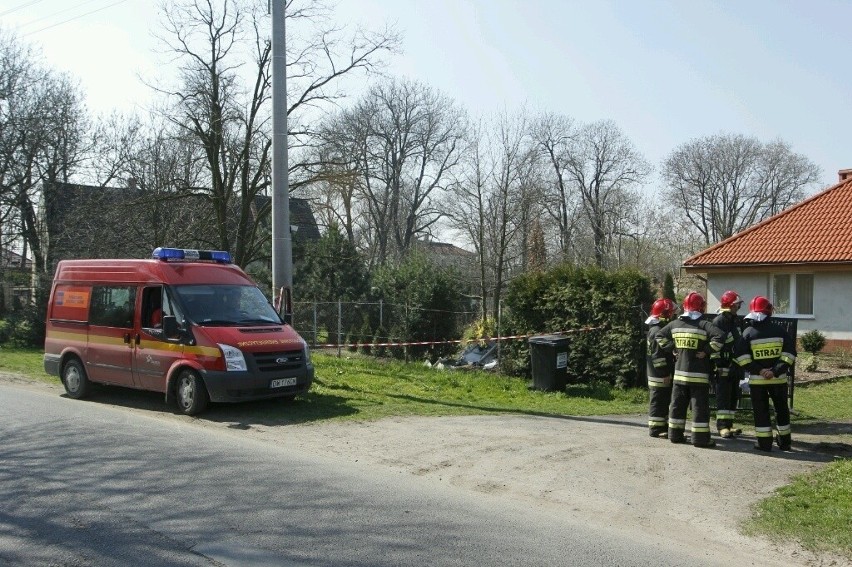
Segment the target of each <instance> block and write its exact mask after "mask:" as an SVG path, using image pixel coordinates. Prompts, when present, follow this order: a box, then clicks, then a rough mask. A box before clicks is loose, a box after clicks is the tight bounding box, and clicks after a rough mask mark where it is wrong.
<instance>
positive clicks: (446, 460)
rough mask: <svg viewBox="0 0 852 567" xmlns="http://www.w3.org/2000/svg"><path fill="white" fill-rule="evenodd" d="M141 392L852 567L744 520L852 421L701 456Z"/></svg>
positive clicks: (436, 469)
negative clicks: (261, 414)
mask: <svg viewBox="0 0 852 567" xmlns="http://www.w3.org/2000/svg"><path fill="white" fill-rule="evenodd" d="M0 379H4V380H6V381H10V382H15V383H16V384H17V385H18V386H19V387H26V388H36V389H41V390H49V391H51V390H52V391H53V393H55V394H56V395H60V394H61V386H59V385H58V384H46V383H40V382H31V381H28V380H27V379H25V378H22V377H19V376H18V377H16V376H9V375H6V376H3V375H2V374H0ZM127 394H128V395H130V394H131V393H127ZM135 395H139V396H140V399H143V400H144V401H143V402H142V403H141V404H139V405H138V406H137V407H127V406H124V407H125V408H126V409H127V410H128V411H136V412H142V413H144V414H145V415H148V416H151V415H156V416H157V417H160V418H162V419H168V420H179V421H182V422H189V423H193V424H195V425H197V426H200V427H215V428H225V429H228V430H230V431H232V432H233V434H234V435H250V436H253V437H255V438H258V439H263V440H265V441H268V442H272V443H276V444H280V445H282V446H289V447H293V448H294V449H299V450H304V451H307V452H311V453H322V454H325V455H333V456H336V457H338V458H340V459H343V460H350V461H354V462H361V463H366V464H370V465H375V466H380V467H384V468H386V469H389V470H392V471H397V472H398V473H400V474H407V475H411V476H415V477H418V478H420V479H422V481H424V482H435V483H449V484H451V485H453V486H456V487H459V488H462V489H466V490H470V491H474V492H479V493H483V494H490V495H498V496H501V497H505V498H511V499H514V500H520V501H524V502H527V503H528V505H530V506H534V507H552V508H554V509H557V510H558V511H559V513H561V514H567V515H569V516H572V517H575V518H576V519H577V520H578V521H582V522H584V523H587V524H593V525H594V524H597V525H601V526H606V527H608V528H613V527H615V528H616V529H618V530H620V531H627V532H631V533H635V534H636V537H637V538H639V537H642V538H647V537H652V538H660V539H665V540H669V541H670V540H672V539H674V540H676V541H679V543H682V544H683V545H684V546H693V547H696V548H697V549H699V550H701V551H702V552H704V553H707V554H709V555H708V556H709V557H710V558H713V557H715V552H716V550H719V549H725V550H727V551H726V553H725V554H724V557H722V556H720V557H719V562H720V564H748V565H779V564H786V565H839V564H848V563H847V562H848V559H845V558H837V557H831V556H827V555H818V554H814V553H811V552H808V551H806V550H804V549H801V548H800V547H799V546H797V545H796V544H792V543H785V544H779V543H774V542H770V541H767V540H763V539H755V538H749V537H746V536H744V535H742V534H741V533H740V532H739V527H738V524H739V522H741V521H742V520H744V519H746V518H748V517H749V516H750V513H751V511H750V506H751V505H752V504H754V503H756V502H758V501H759V500H761V499H763V498H765V497H767V496H769V495H770V494H772V492H773V491H774V490H775V489H776V488H778V487H780V486H783V485H785V484H787V483H789V482H790V480H791V478H792V477H793V476H795V475H797V474H802V473H807V472H810V471H813V470H816V469H817V468H819V467H821V466H824V464H825V463H828V462H831V461H832V460H834V459H837V458H850V457H852V424H850V423H831V424H829V423H826V424H810V425H808V426H805V427H802V428H801V430H799V429H797V428H796V426H794V429H793V439H794V441H793V448H794V450H793V451H792V452H790V453H782V452H780V451H774V452H772V453H770V454H764V453H758V452H756V451H754V450H753V449H752V446H753V444H754V437H753V434H752V433H753V432H752V428H751V426H750V422H748V421H746V418H748V419H750V414H746V415H744V416H743V417H742V418H741V420H740V423H739V424H740V425H741V426H742V427H743V428H744V429H745V434H744V435H743V436H742V437H741V438H739V439H732V440H728V439H717V443H718V444H719V445H718V447H717V448H715V449H699V448H694V447H692V446H691V445H675V444H672V443H670V442H669V441H668V440H666V439H655V438H651V437H649V436H648V434H647V418H646V417H645V416H644V415H632V416H608V417H567V416H566V417H540V416H525V415H506V416H466V417H441V418H434V417H411V418H389V419H384V420H381V421H377V422H345V423H341V422H331V423H315V424H309V425H286V424H275V423H272V422H269V421H268V420H267V421H265V422H264V423H263V424H258V423H256V422H253V421H252V419H251V412H250V406H249V405H241V406H225V409H223V410H221V411H220V410H218V409H215V408H214V410H215V412H214V413H215V415H216V419H205V418H204V416H202V417H201V418H190V417H186V416H183V415H178V414H176V413H174V412H173V411H172V410H171V409H170V408H167V407H165V406H164V405H162V397H160V396H153V397H151V398H150V402H149V401H148V400H149V398H148V397H143V396H142V395H141V394H139V393H136V394H135ZM105 403H106V400H105ZM225 410H227V411H225ZM211 417H212V416H211ZM743 421H745V423H743ZM673 526H678V529H672V527H673Z"/></svg>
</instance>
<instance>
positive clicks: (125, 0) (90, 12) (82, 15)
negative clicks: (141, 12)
mask: <svg viewBox="0 0 852 567" xmlns="http://www.w3.org/2000/svg"><path fill="white" fill-rule="evenodd" d="M125 2H127V0H118V2H113V3H112V4H107V5H106V6H103V7H101V8H96V9H95V10H91V11H89V12H86V13H85V14H80V15H78V16H74V17H73V18H68V19H67V20H63V21H61V22H57V23H55V24H51V25H49V26H47V27H44V28H41V29H39V30H36V31H33V32H30V33H27V34H24V37H28V36H31V35H34V34H37V33H41V32H43V31H47V30H49V29H53V28H55V27H57V26H61V25H62V24H67V23H68V22H73V21H74V20H79V19H80V18H83V17H85V16H89V15H91V14H96V13H97V12H101V11H103V10H106V9H107V8H112V7H113V6H117V5H119V4H123V3H125Z"/></svg>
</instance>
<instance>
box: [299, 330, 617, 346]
mask: <svg viewBox="0 0 852 567" xmlns="http://www.w3.org/2000/svg"><path fill="white" fill-rule="evenodd" d="M604 328H606V326H605V325H598V326H597V327H580V328H579V329H571V330H568V331H557V332H554V333H530V334H528V335H510V336H505V337H490V338H487V339H486V338H483V339H454V340H446V341H416V342H408V343H349V344H343V343H341V344H318V345H314V346H312V347H311V348H338V347H339V348H357V347H360V346H365V347H370V348H373V347H398V346H422V345H445V344H454V343H476V342H479V341H507V340H511V339H526V338H529V337H535V336H538V335H570V334H573V333H584V332H588V331H597V330H600V329H604Z"/></svg>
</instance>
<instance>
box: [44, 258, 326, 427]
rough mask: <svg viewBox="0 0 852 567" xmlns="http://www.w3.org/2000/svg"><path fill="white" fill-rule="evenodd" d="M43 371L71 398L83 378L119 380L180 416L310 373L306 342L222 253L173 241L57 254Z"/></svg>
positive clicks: (289, 391)
mask: <svg viewBox="0 0 852 567" xmlns="http://www.w3.org/2000/svg"><path fill="white" fill-rule="evenodd" d="M44 369H45V370H46V371H47V372H48V373H49V374H52V375H55V376H59V377H60V379H61V380H62V384H63V385H64V386H65V390H66V392H67V393H68V395H69V396H70V397H72V398H83V397H85V396H86V395H88V394H89V392H90V385H91V383H99V384H110V385H116V386H126V387H130V388H137V389H141V390H153V391H155V392H162V393H163V394H165V400H166V403H170V402H172V401H176V402H177V405H178V408H179V409H180V410H181V411H182V412H183V413H185V414H188V415H194V414H197V413H200V412H202V411H204V409H205V408H206V407H207V404H208V402H210V401H213V402H238V401H243V400H257V399H263V398H274V397H283V398H293V397H295V396H297V395H298V394H303V393H305V392H307V391H308V389H309V388H310V386H311V383H312V382H313V379H314V367H313V364H312V363H311V358H310V353H309V351H308V347H307V344H306V343H305V341H304V340H303V339H302V338H301V337H300V336H299V335H298V334H297V333H296V331H295V330H293V328H292V327H291V326H290V325H289V324H287V323H285V321H284V320H283V319H282V317H281V315H280V314H279V313H278V312H277V311H276V310H275V309H274V308H273V307H272V305H270V303H269V301H268V300H267V299H266V296H264V295H263V292H261V291H260V289H258V287H257V285H256V284H255V283H254V282H253V281H252V280H251V278H249V276H248V275H247V274H246V273H245V272H243V271H242V270H241V269H240V268H239V267H238V266H236V265H234V264H232V263H231V258H230V254H228V253H227V252H220V251H204V250H184V249H178V248H157V249H156V250H154V254H153V258H152V259H149V260H63V261H61V262H59V265H58V266H57V268H56V275H55V278H54V281H53V288H52V290H51V292H50V302H49V304H48V308H47V334H46V338H45V343H44Z"/></svg>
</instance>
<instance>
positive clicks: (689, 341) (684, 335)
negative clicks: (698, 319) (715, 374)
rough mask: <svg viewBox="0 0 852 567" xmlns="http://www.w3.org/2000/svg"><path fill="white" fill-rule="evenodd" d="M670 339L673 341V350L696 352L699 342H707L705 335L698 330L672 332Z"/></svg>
mask: <svg viewBox="0 0 852 567" xmlns="http://www.w3.org/2000/svg"><path fill="white" fill-rule="evenodd" d="M672 339H674V344H675V348H677V349H678V350H683V349H691V350H696V349H697V348H698V343H699V342H700V341H706V340H707V333H705V332H704V331H702V330H699V329H696V330H689V331H672Z"/></svg>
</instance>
